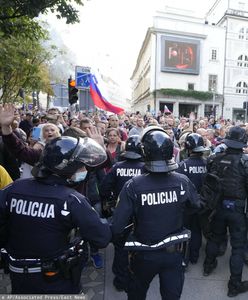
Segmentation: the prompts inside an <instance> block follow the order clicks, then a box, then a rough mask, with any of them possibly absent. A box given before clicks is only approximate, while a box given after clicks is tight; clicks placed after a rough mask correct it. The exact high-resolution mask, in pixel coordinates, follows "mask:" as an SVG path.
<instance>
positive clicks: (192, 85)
mask: <svg viewBox="0 0 248 300" xmlns="http://www.w3.org/2000/svg"><path fill="white" fill-rule="evenodd" d="M194 90H195V84H194V83H188V91H194Z"/></svg>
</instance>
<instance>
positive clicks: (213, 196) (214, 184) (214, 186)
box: [200, 173, 222, 211]
mask: <svg viewBox="0 0 248 300" xmlns="http://www.w3.org/2000/svg"><path fill="white" fill-rule="evenodd" d="M200 196H201V199H202V201H203V202H204V203H205V205H206V209H207V210H211V211H214V210H216V208H217V206H218V204H219V203H220V200H221V198H222V179H221V178H220V177H219V176H218V175H217V174H216V173H207V174H206V176H205V178H204V180H203V185H202V188H201V191H200Z"/></svg>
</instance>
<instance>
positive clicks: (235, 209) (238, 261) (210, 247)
mask: <svg viewBox="0 0 248 300" xmlns="http://www.w3.org/2000/svg"><path fill="white" fill-rule="evenodd" d="M223 141H224V143H225V144H226V146H227V149H226V150H225V152H223V153H218V154H216V156H213V157H211V158H210V160H209V162H208V166H207V168H208V172H211V173H214V174H216V175H218V176H219V177H220V179H221V187H222V189H221V191H222V192H221V196H220V200H219V202H218V203H217V207H216V214H215V216H214V218H213V221H212V223H211V236H210V237H209V239H208V241H207V246H206V258H205V261H204V275H205V276H208V275H209V274H211V273H212V271H213V270H214V269H215V268H216V266H217V259H216V257H217V256H218V247H219V245H220V244H221V242H222V241H223V239H225V237H226V232H227V227H228V228H229V233H230V243H231V246H232V252H231V256H230V272H231V276H230V280H229V282H228V296H229V297H234V296H236V295H238V294H239V293H242V292H245V291H248V281H243V282H242V281H241V280H242V269H243V263H244V249H245V244H246V240H247V237H246V235H247V225H246V217H245V207H246V201H247V200H246V199H247V188H248V158H247V155H245V154H243V147H246V146H247V135H246V132H245V129H243V128H241V127H239V126H234V127H232V128H230V130H229V132H228V134H227V136H226V138H225V139H224V140H223Z"/></svg>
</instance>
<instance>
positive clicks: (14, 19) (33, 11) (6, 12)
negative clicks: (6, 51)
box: [0, 0, 83, 38]
mask: <svg viewBox="0 0 248 300" xmlns="http://www.w3.org/2000/svg"><path fill="white" fill-rule="evenodd" d="M71 3H74V6H73V5H72V4H71ZM77 5H78V6H80V5H83V1H82V0H0V33H1V35H2V36H4V37H6V36H13V35H22V36H24V35H25V36H29V38H31V37H33V38H35V35H34V36H33V35H32V33H34V34H35V33H36V32H38V33H40V30H41V28H40V26H39V24H38V22H36V21H35V20H34V18H36V17H38V16H39V14H47V13H48V12H49V11H51V12H52V13H55V14H56V17H57V18H58V19H61V18H64V19H66V23H67V24H74V23H77V22H79V15H78V10H77V8H76V6H77ZM30 28H31V31H30ZM34 28H35V31H33V30H34Z"/></svg>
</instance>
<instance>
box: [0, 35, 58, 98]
mask: <svg viewBox="0 0 248 300" xmlns="http://www.w3.org/2000/svg"><path fill="white" fill-rule="evenodd" d="M44 34H45V33H44ZM41 42H42V40H41V39H40V40H37V41H33V40H32V41H31V40H30V39H24V38H18V37H10V38H8V39H1V40H0V89H1V90H2V95H1V97H0V101H1V102H3V103H5V102H15V101H18V94H19V90H20V89H21V88H23V89H24V90H25V92H26V93H27V94H31V92H32V91H37V90H38V91H40V90H42V91H44V92H50V90H49V88H50V79H49V75H48V74H49V73H48V68H47V64H48V63H49V61H50V60H51V58H52V57H53V56H54V55H55V54H54V50H53V49H49V50H48V49H47V50H45V49H44V47H43V46H42V45H41Z"/></svg>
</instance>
